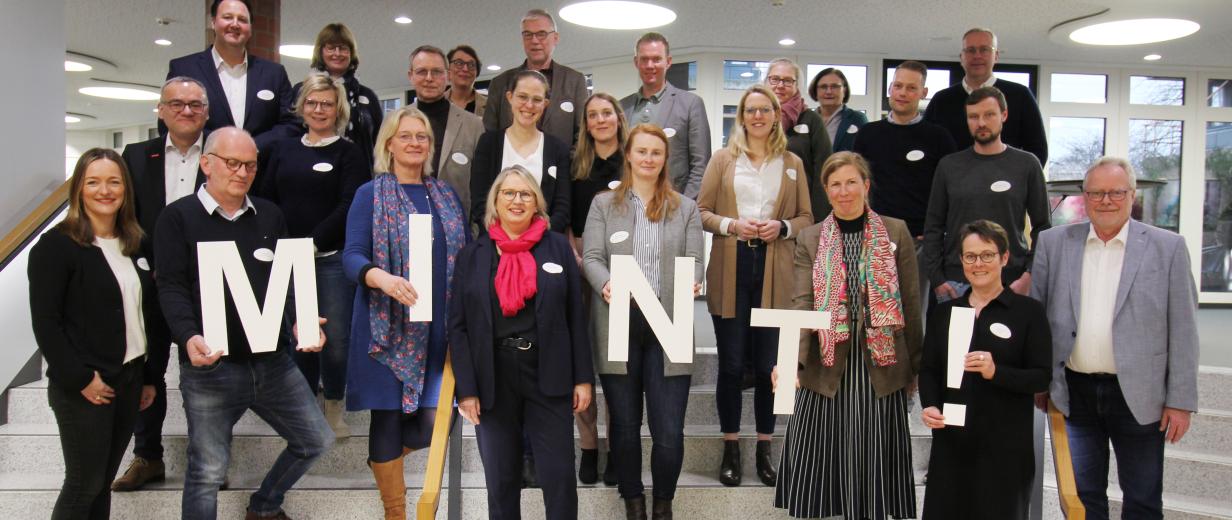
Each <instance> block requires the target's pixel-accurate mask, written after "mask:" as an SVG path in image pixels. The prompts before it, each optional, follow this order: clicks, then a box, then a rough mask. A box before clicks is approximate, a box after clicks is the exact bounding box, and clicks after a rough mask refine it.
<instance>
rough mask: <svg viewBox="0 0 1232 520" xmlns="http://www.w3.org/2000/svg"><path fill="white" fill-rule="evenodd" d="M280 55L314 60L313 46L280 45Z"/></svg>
mask: <svg viewBox="0 0 1232 520" xmlns="http://www.w3.org/2000/svg"><path fill="white" fill-rule="evenodd" d="M278 54H281V55H283V56H286V57H288V58H296V59H301V60H310V59H312V46H311V45H279V46H278Z"/></svg>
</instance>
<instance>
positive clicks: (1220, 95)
mask: <svg viewBox="0 0 1232 520" xmlns="http://www.w3.org/2000/svg"><path fill="white" fill-rule="evenodd" d="M1206 106H1208V107H1216V108H1228V107H1232V80H1229V79H1211V80H1207V81H1206Z"/></svg>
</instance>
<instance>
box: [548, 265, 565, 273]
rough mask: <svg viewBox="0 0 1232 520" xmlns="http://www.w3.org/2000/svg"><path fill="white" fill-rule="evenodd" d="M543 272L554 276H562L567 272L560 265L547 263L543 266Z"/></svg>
mask: <svg viewBox="0 0 1232 520" xmlns="http://www.w3.org/2000/svg"><path fill="white" fill-rule="evenodd" d="M543 270H544V271H547V272H549V273H552V274H560V273H561V272H562V271H564V270H565V268H564V267H561V266H560V264H558V263H556V262H545V263H544V264H543Z"/></svg>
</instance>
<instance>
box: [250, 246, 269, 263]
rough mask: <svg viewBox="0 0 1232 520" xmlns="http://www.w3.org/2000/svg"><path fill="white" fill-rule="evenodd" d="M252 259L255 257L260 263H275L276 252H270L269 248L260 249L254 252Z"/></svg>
mask: <svg viewBox="0 0 1232 520" xmlns="http://www.w3.org/2000/svg"><path fill="white" fill-rule="evenodd" d="M252 257H253V258H256V259H257V260H260V261H262V262H273V261H274V252H273V251H270V250H269V248H266V247H263V248H261V249H258V250H256V251H253V252H252Z"/></svg>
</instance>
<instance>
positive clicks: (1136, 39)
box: [1069, 18, 1201, 45]
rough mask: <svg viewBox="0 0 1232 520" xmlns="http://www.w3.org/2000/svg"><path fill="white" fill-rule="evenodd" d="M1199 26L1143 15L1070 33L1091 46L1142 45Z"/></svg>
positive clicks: (1175, 36)
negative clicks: (1142, 16)
mask: <svg viewBox="0 0 1232 520" xmlns="http://www.w3.org/2000/svg"><path fill="white" fill-rule="evenodd" d="M1199 28H1201V26H1200V25H1198V23H1197V22H1192V21H1189V20H1181V19H1177V18H1139V19H1134V20H1120V21H1116V22H1104V23H1097V24H1095V25H1088V26H1086V27H1083V28H1081V29H1077V30H1075V31H1074V32H1071V33H1069V39H1071V40H1073V41H1075V42H1078V43H1085V44H1087V45H1139V44H1143V43H1155V42H1164V41H1168V40H1175V39H1177V38H1184V37H1186V36H1189V35H1191V34H1193V33H1196V32H1198V29H1199Z"/></svg>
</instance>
